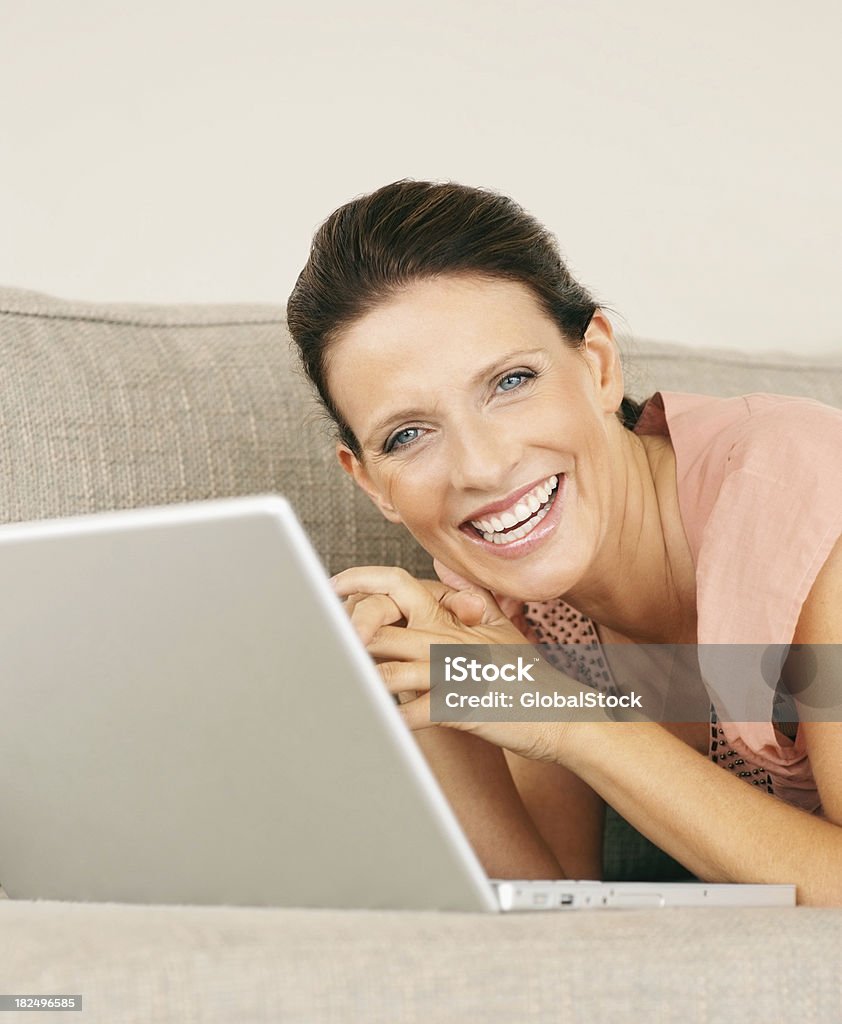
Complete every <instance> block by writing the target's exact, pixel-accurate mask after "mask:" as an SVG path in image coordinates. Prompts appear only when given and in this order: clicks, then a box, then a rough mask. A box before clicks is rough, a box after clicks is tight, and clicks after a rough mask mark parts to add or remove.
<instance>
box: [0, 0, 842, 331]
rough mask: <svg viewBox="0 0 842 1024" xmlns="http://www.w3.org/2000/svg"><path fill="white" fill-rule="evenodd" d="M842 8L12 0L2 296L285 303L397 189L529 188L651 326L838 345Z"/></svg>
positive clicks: (599, 275) (2, 0) (546, 215)
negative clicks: (340, 230) (385, 190)
mask: <svg viewBox="0 0 842 1024" xmlns="http://www.w3.org/2000/svg"><path fill="white" fill-rule="evenodd" d="M840 38H842V5H840V4H839V3H838V0H807V2H806V3H805V2H804V0H800V2H787V0H771V2H768V0H767V2H765V3H764V2H760V0H753V2H749V0H705V2H704V3H694V4H682V3H675V2H674V0H672V2H667V0H636V2H631V0H614V2H612V0H581V2H577V3H572V2H567V3H565V2H550V0H540V2H537V0H521V2H519V3H517V4H514V3H511V2H510V0H491V2H481V0H473V2H466V3H459V2H454V0H426V2H425V3H422V4H407V5H404V4H401V3H395V2H394V0H389V2H387V0H357V2H356V3H354V4H348V3H345V2H341V0H314V2H313V0H309V2H302V3H298V4H292V3H286V2H271V0H240V2H238V3H234V2H232V0H230V2H218V0H217V2H207V0H146V2H144V3H136V4H131V3H125V2H122V3H117V2H113V0H76V2H73V3H68V2H66V0H0V147H2V152H0V282H2V283H4V284H8V285H18V286H22V287H28V288H33V289H38V290H43V291H50V292H53V293H56V294H59V295H62V296H65V297H69V298H80V299H82V298H84V299H102V300H129V301H156V302H157V301H162V302H168V301H192V302H204V301H221V302H226V301H250V300H257V301H265V302H277V301H283V300H284V299H285V298H286V295H287V294H288V292H289V290H290V288H291V286H292V284H293V282H294V280H295V276H296V274H297V272H298V270H299V269H300V267H301V265H302V264H303V262H304V260H305V258H306V254H307V248H308V242H309V239H310V236H311V234H312V231H313V229H314V228H315V226H316V225H317V224H318V223H319V221H320V220H322V219H323V218H324V217H325V216H326V215H327V214H328V213H329V212H330V210H331V209H332V208H333V207H334V206H336V205H338V204H339V203H341V202H343V201H345V200H346V199H348V198H350V197H352V196H354V195H356V194H359V193H360V192H364V191H368V190H370V189H373V188H375V187H377V186H378V185H381V184H383V183H385V182H388V181H391V180H394V179H396V178H400V177H405V176H409V177H415V178H427V177H431V178H440V179H447V178H449V179H454V180H458V181H463V182H467V183H470V184H477V185H486V186H491V187H494V188H497V189H499V190H501V191H504V192H507V193H509V194H511V195H513V196H514V197H515V198H517V199H518V200H519V201H520V202H521V203H523V204H524V205H525V206H526V207H527V208H529V209H530V210H531V211H532V212H534V213H535V214H536V215H537V216H538V217H539V218H540V219H541V220H543V221H544V222H545V223H547V224H548V225H549V226H550V227H551V228H552V229H553V230H554V231H555V232H556V233H557V235H558V236H559V239H560V241H561V244H562V248H563V249H564V251H565V252H566V253H567V255H568V257H569V259H570V262H571V264H572V266H573V268H574V270H575V271H576V272H577V273H578V274H579V276H580V277H581V278H582V279H583V280H584V281H585V283H587V284H588V285H590V286H591V287H592V289H594V290H595V292H596V293H597V295H598V297H599V298H600V299H601V300H602V301H603V302H605V303H607V304H608V305H610V306H612V307H614V308H616V309H617V310H619V311H620V312H621V313H622V314H623V315H624V317H625V319H626V321H627V324H628V326H629V328H630V329H631V330H632V331H634V332H635V333H637V334H640V335H648V336H650V337H655V338H662V339H671V340H678V341H685V342H688V343H691V344H715V345H719V346H731V347H733V346H736V347H740V348H754V349H760V348H796V349H798V350H802V351H804V350H813V351H832V350H835V349H838V348H839V347H840V345H841V344H842V328H840V323H842V287H840V284H842V280H841V279H840V274H841V273H842V241H840V240H841V239H842V198H841V197H840V181H842V173H840V172H841V171H842V131H840V124H842V119H840V117H839V111H838V107H839V100H840V97H842V62H840V60H839V55H838V46H839V40H840Z"/></svg>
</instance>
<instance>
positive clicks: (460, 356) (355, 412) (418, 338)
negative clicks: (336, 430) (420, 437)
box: [326, 279, 560, 426]
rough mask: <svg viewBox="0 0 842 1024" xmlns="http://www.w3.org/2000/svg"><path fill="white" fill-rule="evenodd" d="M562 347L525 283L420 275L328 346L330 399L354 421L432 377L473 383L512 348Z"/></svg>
mask: <svg viewBox="0 0 842 1024" xmlns="http://www.w3.org/2000/svg"><path fill="white" fill-rule="evenodd" d="M558 347H560V338H559V331H558V328H557V327H556V325H555V324H554V323H553V321H552V320H550V318H549V317H548V316H547V314H546V313H545V312H544V311H543V309H542V308H541V307H540V305H539V304H538V302H537V300H536V299H535V297H534V296H533V295H532V293H531V292H530V291H529V289H527V288H526V287H525V286H524V285H520V284H517V283H515V282H511V281H502V280H495V281H477V280H476V279H469V280H463V279H445V280H436V281H423V282H418V283H417V284H415V285H413V286H411V287H410V288H407V289H406V290H404V291H403V292H401V293H399V294H398V295H395V296H394V297H392V298H390V299H389V300H387V301H386V302H383V303H381V304H380V305H379V306H377V307H375V309H373V310H371V311H370V312H369V313H367V314H366V315H365V316H363V317H361V318H360V319H359V320H357V321H355V322H354V323H353V324H352V325H350V327H348V328H347V329H346V330H345V331H343V332H342V334H341V335H340V336H339V337H338V338H337V339H336V340H335V341H334V343H333V345H332V346H331V348H330V351H329V354H328V359H327V362H326V375H327V381H328V386H329V389H330V393H331V397H332V398H333V400H334V402H335V403H336V405H337V407H338V408H339V410H340V411H341V412H342V413H343V415H344V416H345V417H346V419H347V420H348V422H349V423H351V425H352V426H353V425H354V423H353V421H354V420H355V419H356V420H359V419H360V418H361V417H362V418H364V419H366V420H370V419H372V418H379V415H380V412H381V408H382V406H383V405H384V403H391V404H394V402H395V401H397V402H400V403H401V404H404V403H403V402H401V397H402V396H404V397H409V396H410V395H412V394H415V393H419V392H420V393H423V392H424V391H425V390H426V389H428V388H429V386H430V385H431V384H433V383H435V385H436V387H437V388H439V387H445V388H446V387H448V386H450V387H457V386H468V385H469V384H471V383H472V382H473V380H474V378H475V377H476V376H477V375H479V376H482V374H483V372H485V371H486V370H487V369H490V368H491V367H493V366H494V365H496V364H497V362H499V361H500V360H503V361H505V358H506V357H507V355H509V354H511V355H515V354H517V353H522V352H525V351H530V352H533V353H534V352H536V351H540V350H546V349H547V348H553V349H555V348H558ZM506 368H507V367H505V366H503V367H502V369H506Z"/></svg>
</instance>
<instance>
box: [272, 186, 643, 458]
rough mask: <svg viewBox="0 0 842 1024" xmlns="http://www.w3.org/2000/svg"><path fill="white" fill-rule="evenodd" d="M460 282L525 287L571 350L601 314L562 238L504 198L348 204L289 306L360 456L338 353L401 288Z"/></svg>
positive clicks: (458, 191)
mask: <svg viewBox="0 0 842 1024" xmlns="http://www.w3.org/2000/svg"><path fill="white" fill-rule="evenodd" d="M454 274H471V275H477V276H483V277H491V278H504V279H506V280H509V281H518V282H520V283H521V284H523V285H525V286H526V287H527V288H529V289H530V291H531V292H532V293H533V295H534V296H535V297H536V298H537V300H538V301H539V303H540V304H541V306H542V307H543V309H544V310H545V312H546V313H547V314H548V316H549V317H550V318H551V319H552V320H553V321H554V322H555V324H556V325H557V327H558V329H559V331H560V332H561V335H562V338H563V339H564V341H565V343H566V344H568V345H570V346H571V347H572V348H579V347H580V346H581V345H582V342H583V339H584V335H585V331H586V330H587V327H588V324H589V323H590V322H591V318H592V316H593V314H594V313H595V311H596V310H597V308H598V305H597V303H596V301H595V300H594V298H593V297H592V296H591V294H590V293H589V292H588V291H587V290H586V289H585V288H584V287H583V286H582V285H581V284H579V282H578V281H576V280H575V279H574V278H573V276H572V275H571V274H570V272H569V270H568V269H567V267H566V266H565V264H564V261H563V260H562V258H561V254H560V252H559V249H558V245H557V243H556V240H555V238H554V237H553V235H552V234H551V233H550V232H549V231H548V230H547V229H546V228H545V227H543V226H542V225H541V224H540V223H539V222H538V221H537V220H536V219H535V218H534V217H532V215H531V214H529V213H527V212H526V211H525V210H524V209H523V208H522V207H520V206H519V205H518V204H517V203H516V202H514V200H512V199H509V198H507V197H506V196H503V195H499V194H498V193H496V192H492V191H489V190H486V189H479V188H470V187H469V186H467V185H458V184H455V183H446V184H436V183H433V182H427V181H410V180H406V179H405V180H403V181H396V182H393V183H392V184H391V185H385V186H383V188H379V189H377V191H376V192H372V193H370V194H369V195H365V196H361V197H360V198H358V199H354V200H352V201H351V202H349V203H346V204H345V205H344V206H340V207H339V209H338V210H335V211H334V212H333V213H332V214H331V215H330V216H329V217H328V219H327V220H326V221H325V222H324V223H323V224H322V225H321V227H320V228H319V229H318V231H317V232H316V234H315V236H314V238H313V243H312V246H311V249H310V256H309V259H308V260H307V263H306V264H305V266H304V269H303V270H302V271H301V273H300V274H299V276H298V280H297V281H296V283H295V287H294V288H293V290H292V294H291V295H290V297H289V300H288V302H287V323H288V325H289V330H290V333H291V334H292V337H293V339H294V341H295V343H296V345H297V346H298V350H299V353H300V355H301V359H302V362H303V364H304V369H305V371H306V373H307V376H308V377H309V378H310V380H311V382H312V383H313V385H314V386H315V388H316V390H317V391H318V393H319V397H320V398H321V400H322V402H323V403H324V406H325V408H326V409H327V411H328V413H329V414H330V416H331V418H332V419H333V421H334V422H335V424H336V426H337V429H338V432H339V438H340V440H341V441H342V442H343V443H344V444H346V445H347V446H348V448H350V450H351V451H352V452H353V453H354V455H356V456H357V458H360V456H361V449H360V444H359V442H358V440H357V438H356V437H355V436H354V433H353V431H352V430H351V428H350V427H349V426H348V424H347V423H346V422H345V421H344V419H343V418H342V415H341V414H340V412H339V410H338V408H337V407H336V404H335V403H334V402H333V400H332V398H331V396H330V393H329V391H328V388H327V382H326V367H327V359H328V355H329V350H330V347H331V345H332V344H333V343H334V342H336V341H337V340H338V338H339V336H340V335H341V333H342V331H343V329H344V328H347V327H349V326H350V325H351V324H352V323H354V322H355V321H356V320H358V319H359V318H360V317H362V316H364V315H365V314H366V313H368V312H370V311H371V310H373V309H374V308H375V307H376V306H378V305H379V304H380V303H382V302H384V301H386V300H387V299H389V298H390V297H391V296H392V295H394V294H395V292H397V291H398V290H400V289H402V288H404V287H406V286H407V285H409V284H411V283H413V282H415V281H419V280H428V279H430V278H435V277H440V276H446V275H448V276H449V275H454ZM641 408H642V406H641V405H639V404H638V403H637V402H634V401H633V400H631V399H629V398H624V399H623V403H622V406H621V408H620V410H619V412H618V416H619V417H620V419H621V420H622V422H623V423H624V425H625V426H627V427H633V426H634V424H635V422H636V421H637V417H638V416H639V414H640V410H641Z"/></svg>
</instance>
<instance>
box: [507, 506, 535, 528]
mask: <svg viewBox="0 0 842 1024" xmlns="http://www.w3.org/2000/svg"><path fill="white" fill-rule="evenodd" d="M538 506H540V502H538ZM538 506H536V508H530V507H529V504H528V503H527V502H525V501H519V502H518V503H517V505H515V510H514V512H513V513H512V515H513V517H514V521H515V523H522V522H523V521H524V519H528V518H529V517H530V516H531V515H532V513H533V512H537V511H538ZM512 525H514V523H513V524H512Z"/></svg>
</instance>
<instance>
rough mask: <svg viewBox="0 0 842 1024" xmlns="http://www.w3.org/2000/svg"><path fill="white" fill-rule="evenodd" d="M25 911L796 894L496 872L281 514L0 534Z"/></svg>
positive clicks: (545, 905)
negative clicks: (59, 904) (63, 906)
mask: <svg viewBox="0 0 842 1024" xmlns="http://www.w3.org/2000/svg"><path fill="white" fill-rule="evenodd" d="M0 580H2V587H0V701H2V715H0V883H1V884H2V885H3V887H4V888H5V890H6V892H7V894H8V895H9V897H11V898H23V899H60V900H97V901H100V900H102V901H123V902H126V901H127V902H139V903H184V904H237V905H265V906H300V907H365V908H405V909H434V908H436V909H441V910H463V911H499V910H516V909H537V910H547V909H578V908H583V907H592V908H602V907H612V906H671V905H676V904H682V905H688V904H689V905H708V904H716V905H723V904H729V905H737V904H755V905H773V904H774V905H785V904H792V903H793V902H794V899H795V893H794V888H793V887H792V886H787V885H776V886H764V885H705V884H701V883H672V884H664V885H659V884H650V883H600V882H591V881H549V882H522V881H517V880H498V881H492V880H490V879H489V878H487V876H486V875H485V873H484V871H483V869H482V867H481V865H480V863H479V861H478V860H477V858H476V856H475V854H474V852H473V850H472V848H471V846H470V845H469V843H468V841H467V839H466V838H465V835H464V833H463V832H462V830H461V828H460V826H459V824H458V822H457V820H456V818H455V816H454V814H453V812H452V811H451V809H450V806H449V805H448V803H447V801H446V800H445V798H444V796H443V795H442V793H441V790H440V789H439V787H438V785H437V783H436V781H435V778H434V776H433V774H432V772H431V771H430V769H429V767H428V765H427V763H426V761H425V760H424V757H423V755H422V754H421V752H420V751H419V749H418V747H417V746H416V744H415V741H414V740H413V738H412V736H411V734H410V733H409V732H408V731H407V729H406V728H405V726H404V724H403V722H402V721H401V719H400V716H399V715H398V713H397V710H396V708H395V706H394V704H393V702H392V699H391V697H390V696H389V694H388V693H387V691H386V689H385V687H384V686H383V684H382V682H381V680H380V677H379V675H378V673H377V670H376V668H375V666H374V664H373V662H372V661H371V660H370V658H369V656H368V654H367V653H366V651H365V649H364V647H363V646H362V644H361V643H360V641H359V639H358V637H357V635H356V633H355V631H354V629H353V627H352V626H351V623H350V621H349V619H348V617H347V615H346V614H345V611H344V609H343V608H342V605H341V602H340V601H339V599H338V598H337V597H336V596H335V595H334V593H333V591H332V589H331V587H330V584H329V582H328V579H327V575H326V573H325V571H324V569H323V567H322V565H321V564H320V562H319V560H318V558H317V556H316V554H315V553H314V551H313V549H312V547H311V545H310V543H309V541H308V539H307V536H306V534H305V533H304V531H303V529H302V528H301V526H300V524H299V523H298V521H297V520H296V517H295V515H294V514H293V512H292V509H291V508H290V506H289V505H288V503H287V502H286V501H285V500H283V499H282V498H279V497H276V496H260V497H253V498H233V499H226V500H221V501H210V502H198V503H193V504H187V505H175V506H166V507H161V508H153V509H141V510H137V511H125V512H113V513H103V514H96V515H90V516H79V517H74V518H68V519H60V520H51V521H41V522H36V523H29V524H15V525H11V526H4V527H0Z"/></svg>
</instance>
